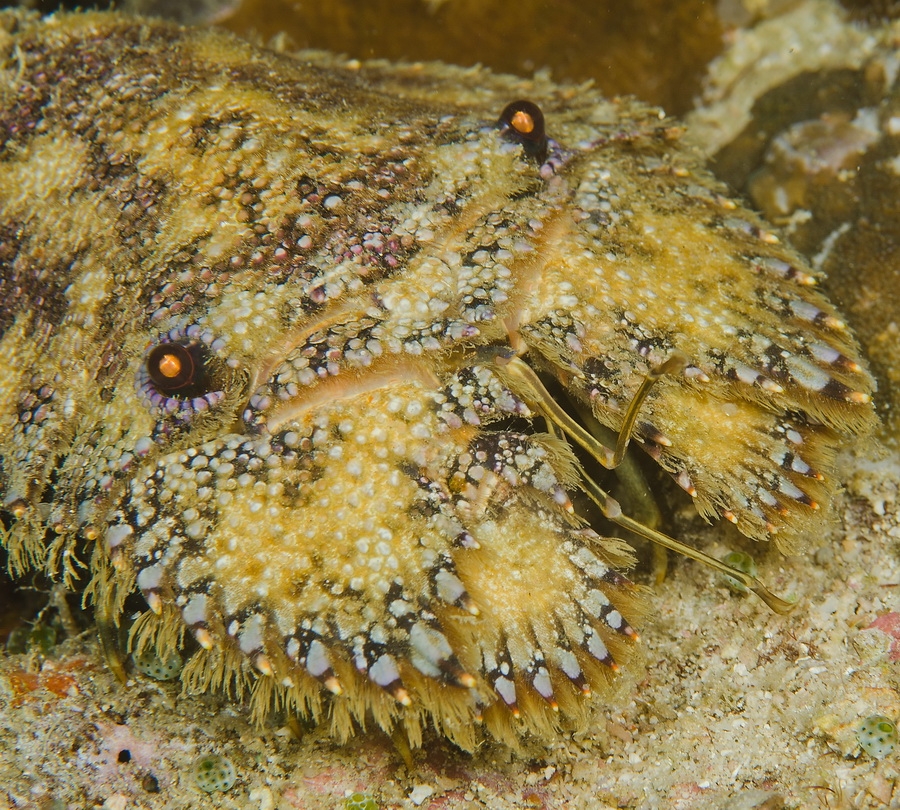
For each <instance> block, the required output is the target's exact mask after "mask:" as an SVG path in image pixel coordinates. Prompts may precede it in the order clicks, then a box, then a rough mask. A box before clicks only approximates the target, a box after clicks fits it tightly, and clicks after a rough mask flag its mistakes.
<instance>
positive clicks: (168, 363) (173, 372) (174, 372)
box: [157, 354, 182, 380]
mask: <svg viewBox="0 0 900 810" xmlns="http://www.w3.org/2000/svg"><path fill="white" fill-rule="evenodd" d="M157 369H159V373H160V374H162V375H163V377H167V378H168V379H170V380H172V379H174V378H175V377H177V376H178V375H179V374H181V369H182V365H181V360H179V359H178V358H177V357H176V356H175V355H174V354H164V355H163V356H162V357H160V358H159V363H158V364H157Z"/></svg>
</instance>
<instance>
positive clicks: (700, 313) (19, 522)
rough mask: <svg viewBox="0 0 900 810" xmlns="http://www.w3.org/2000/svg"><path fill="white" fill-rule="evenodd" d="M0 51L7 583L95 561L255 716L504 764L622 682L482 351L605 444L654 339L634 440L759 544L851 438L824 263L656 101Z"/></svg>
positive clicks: (189, 676) (508, 381)
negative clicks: (513, 366)
mask: <svg viewBox="0 0 900 810" xmlns="http://www.w3.org/2000/svg"><path fill="white" fill-rule="evenodd" d="M0 59H2V72H0V335H2V337H0V459H2V468H0V491H2V497H3V504H4V508H5V509H6V511H7V513H8V524H9V529H8V531H6V533H5V537H4V540H5V543H6V545H7V546H8V549H9V555H10V565H11V568H12V570H13V571H14V572H16V573H19V572H22V571H24V570H26V569H28V568H33V567H40V568H45V569H46V570H48V571H50V572H51V573H68V574H72V573H73V571H74V565H73V562H72V560H71V557H70V555H71V554H72V552H73V549H74V548H75V547H76V545H77V544H79V543H81V542H85V543H87V545H88V547H89V548H90V549H91V554H92V563H91V571H92V577H93V579H92V581H91V584H90V586H89V588H90V591H89V592H90V594H91V595H92V597H93V598H94V599H95V600H96V601H97V603H98V606H99V607H100V608H101V609H102V611H103V614H104V615H108V616H110V617H111V618H113V619H115V620H118V618H119V614H120V612H121V611H122V607H123V603H124V600H125V597H126V596H127V595H128V594H129V593H131V592H133V591H134V590H135V589H137V590H140V592H142V593H143V595H144V597H145V598H146V601H147V603H148V604H149V607H150V610H148V611H147V612H146V613H145V614H144V615H143V616H142V617H141V618H140V619H139V620H138V621H137V623H136V624H135V626H134V628H133V631H132V632H133V636H132V638H133V643H134V644H135V646H136V647H138V648H143V647H146V646H147V645H153V644H156V645H157V646H158V647H159V648H163V647H165V646H166V645H169V644H172V643H179V644H185V645H186V648H187V649H188V651H189V652H190V653H191V655H192V657H191V660H190V662H189V663H188V665H187V667H186V670H185V673H184V676H183V677H184V680H185V681H186V683H187V684H188V685H189V686H190V687H192V688H217V689H222V688H224V689H229V690H231V691H232V692H233V693H237V694H238V695H241V694H243V693H244V692H245V691H247V690H249V691H251V692H252V699H253V701H254V708H255V710H256V711H257V713H258V716H260V717H262V716H264V715H265V714H266V713H267V712H268V711H270V710H271V709H272V708H279V707H286V708H288V709H289V710H291V711H294V712H297V713H300V714H304V715H311V716H312V717H314V718H325V719H327V721H328V722H330V724H331V727H332V729H333V731H334V733H335V734H336V735H338V736H340V737H346V736H347V735H349V734H350V733H352V732H353V730H354V728H356V727H358V724H363V723H365V722H368V721H371V720H372V719H374V721H375V722H376V723H377V724H379V725H381V726H382V727H383V728H385V729H393V728H394V727H395V726H398V725H399V726H401V727H403V728H404V729H405V730H406V732H407V733H408V734H409V736H410V738H411V740H412V741H413V743H414V744H417V743H418V741H419V739H420V737H421V728H422V726H423V725H424V724H433V725H434V726H435V727H436V728H437V729H438V730H439V731H440V732H441V733H443V734H445V735H447V736H448V737H449V738H451V739H453V740H454V741H455V742H457V743H458V744H460V745H462V746H463V747H466V748H472V747H473V746H474V745H475V743H476V741H477V735H476V733H475V731H474V729H473V721H474V720H475V719H476V718H482V719H483V721H484V724H485V726H486V728H487V729H488V730H489V731H490V732H491V733H492V734H494V735H495V736H497V737H499V738H501V739H505V740H507V741H509V742H514V741H515V739H516V736H517V735H518V734H519V733H521V732H522V731H528V732H532V733H535V734H538V735H542V736H550V735H551V734H553V733H554V730H555V729H556V728H557V727H558V725H559V723H560V722H561V720H563V719H565V720H566V721H567V722H570V721H577V720H578V719H579V718H580V717H582V715H583V703H584V696H585V695H587V694H589V693H590V692H591V690H592V689H597V688H601V687H603V686H605V684H606V683H607V681H608V680H609V678H610V677H611V676H612V675H613V674H614V672H615V671H616V670H617V668H618V666H619V662H621V663H624V662H626V661H627V660H628V657H629V654H630V648H631V647H632V646H633V638H634V637H635V634H634V631H633V630H632V629H631V626H632V623H633V622H634V621H635V620H636V619H638V618H639V617H640V613H641V610H642V603H641V600H640V598H639V595H638V594H637V592H636V589H635V588H634V587H633V586H632V585H630V584H629V583H628V581H627V580H626V579H625V578H624V577H623V576H622V574H621V573H620V570H622V569H623V568H625V567H627V566H628V565H629V564H630V559H631V556H630V553H629V551H628V549H627V547H625V546H624V545H623V544H622V543H621V542H619V541H615V540H610V539H604V538H602V537H601V536H599V535H598V534H597V533H596V532H595V531H594V530H593V529H592V528H590V527H588V526H587V525H586V524H585V523H584V521H583V520H582V519H580V518H579V517H578V516H577V515H576V514H574V512H573V510H572V506H571V501H570V498H569V496H570V495H571V494H573V493H574V492H575V491H577V490H578V488H579V486H580V481H581V475H582V474H583V473H582V471H581V467H580V464H579V462H578V461H577V459H576V456H575V454H574V453H573V451H572V450H571V448H570V447H569V445H568V443H567V442H566V441H564V440H563V439H562V438H560V437H558V436H557V435H555V434H554V433H553V431H552V429H550V428H548V427H547V425H546V420H545V418H544V416H543V415H542V412H541V409H540V405H541V403H540V402H538V401H535V397H534V391H533V390H525V389H524V388H522V386H521V380H520V378H519V377H516V376H515V375H512V374H510V373H509V368H508V366H507V361H508V359H509V356H510V352H511V351H514V352H515V353H517V354H518V355H519V356H521V357H522V358H524V360H525V361H526V362H527V363H528V364H529V365H530V366H531V367H533V368H534V369H535V370H537V371H538V372H539V373H540V374H541V375H542V376H543V378H544V379H545V380H550V379H553V380H555V382H556V384H558V385H559V386H560V387H561V390H562V391H563V392H564V393H565V397H566V398H567V401H568V402H569V403H570V404H571V410H572V412H577V410H578V409H579V408H581V409H583V410H587V411H589V412H590V413H592V414H593V416H594V417H596V419H597V420H598V421H599V422H600V423H602V424H603V425H605V426H607V427H610V428H612V429H613V430H617V429H618V428H619V427H620V425H621V423H622V419H623V414H624V412H625V410H626V408H627V406H628V404H629V402H630V401H631V399H632V398H633V397H634V395H635V392H636V391H637V389H638V387H639V386H640V385H641V383H642V381H643V380H644V379H645V377H646V375H647V374H648V373H649V372H650V371H651V369H653V368H655V367H656V366H658V365H659V364H660V363H663V362H664V361H665V360H666V359H667V358H668V357H670V356H671V355H672V354H673V352H678V353H681V354H683V355H684V356H685V357H686V358H687V363H686V365H685V367H684V368H683V370H682V371H680V372H679V373H678V374H677V375H669V376H666V377H664V378H663V379H661V380H660V381H659V382H658V383H657V384H656V385H655V387H654V388H653V389H652V390H651V392H650V395H649V397H648V399H647V400H646V402H645V403H644V405H643V406H642V408H641V410H640V414H639V418H638V421H637V425H636V427H635V431H634V436H633V439H634V444H636V445H639V446H641V447H642V448H643V449H644V450H645V451H647V452H648V453H649V454H650V455H651V456H652V457H653V458H655V459H656V460H657V461H658V462H659V464H660V465H661V466H662V467H663V468H665V469H666V470H668V471H669V472H670V473H672V474H673V476H675V478H676V480H677V481H678V482H679V483H680V484H681V485H682V486H683V487H684V488H685V489H686V490H688V491H689V492H690V493H691V494H692V495H693V496H694V499H695V502H696V504H697V507H698V508H699V509H700V511H701V512H702V513H703V514H705V515H707V516H710V517H712V516H716V515H726V516H727V517H729V518H730V519H732V520H733V521H735V522H736V524H737V526H738V528H740V529H741V530H742V531H743V532H744V533H746V534H747V535H749V536H752V537H755V538H759V539H763V538H767V537H774V539H775V540H776V542H777V543H778V544H779V546H780V547H781V548H783V549H794V548H797V547H798V546H799V544H800V541H801V540H802V538H803V536H804V535H806V534H808V533H810V532H815V531H816V527H817V526H819V525H820V521H821V519H822V513H823V512H826V511H827V509H828V506H829V501H830V499H831V497H832V494H833V493H834V491H835V487H836V483H837V482H836V481H835V480H834V477H833V469H832V460H833V456H834V454H835V451H836V450H837V449H838V448H839V447H840V446H841V445H842V444H843V443H845V442H846V441H847V440H848V439H849V438H851V437H853V436H856V435H860V434H862V433H865V432H866V431H867V430H868V429H869V428H870V426H871V424H872V421H873V416H872V409H871V405H870V403H869V394H870V391H871V387H872V382H871V379H870V377H869V375H868V373H867V372H866V370H865V369H864V368H863V363H862V361H861V360H860V359H859V350H858V347H857V345H856V343H855V341H854V339H853V337H852V336H851V335H850V333H849V331H848V329H847V327H846V326H845V324H844V322H843V321H842V320H841V318H840V316H839V315H838V314H837V313H836V312H835V310H834V308H833V307H832V306H831V305H830V304H829V303H828V301H826V300H825V299H824V298H823V297H822V296H821V295H820V294H819V293H818V292H817V291H816V289H815V284H816V276H815V273H814V272H813V271H812V270H811V269H810V268H809V267H808V265H806V264H805V263H804V261H803V260H802V259H801V258H800V257H799V256H798V255H797V254H796V253H794V252H793V251H792V250H791V249H790V248H788V247H786V246H785V245H784V244H782V243H781V242H779V240H778V239H777V238H776V237H775V236H774V235H773V234H772V233H771V232H770V231H769V230H768V229H767V227H766V225H765V224H764V223H763V222H761V221H760V220H759V219H758V218H757V217H756V216H755V215H754V214H752V213H751V212H749V211H747V210H745V209H743V208H742V207H741V205H740V203H738V202H736V201H734V200H732V199H730V198H729V197H728V195H727V193H726V192H725V190H724V189H723V188H722V187H721V186H719V185H718V184H717V183H716V182H715V181H713V180H712V179H711V177H710V176H709V175H708V174H707V173H706V172H705V170H704V169H703V168H702V167H701V166H700V165H699V164H698V161H697V159H696V158H695V156H694V154H693V153H692V152H690V151H689V150H687V149H685V148H684V147H683V146H682V145H681V143H680V135H681V132H680V129H679V128H678V126H677V125H676V124H674V123H673V122H672V121H670V120H667V119H665V118H664V117H663V116H662V115H661V114H660V113H658V111H657V110H655V109H648V108H646V107H643V106H641V105H639V104H636V103H634V102H630V101H609V100H605V99H603V98H601V97H599V96H598V95H597V94H596V93H595V92H594V91H592V90H590V89H588V88H583V87H557V86H554V85H552V84H550V83H549V82H547V81H544V80H540V79H535V80H533V81H524V80H518V79H513V78H508V77H502V76H493V75H491V74H489V73H486V72H485V71H482V70H477V69H473V70H460V69H454V68H449V67H444V66H424V67H423V66H421V65H407V66H396V67H394V66H388V65H384V64H378V63H375V64H371V65H363V66H361V65H359V64H356V63H345V62H342V61H340V60H337V59H334V58H331V57H326V56H321V55H308V54H306V55H301V56H299V57H290V56H285V55H278V54H276V53H273V52H270V51H266V50H261V49H257V48H253V47H251V46H249V45H247V44H245V43H242V42H240V41H238V40H235V39H233V38H230V37H228V36H225V35H222V34H219V33H212V32H197V31H189V30H183V29H179V28H176V27H173V26H170V25H164V24H161V23H149V22H140V21H133V20H129V19H127V18H125V17H122V16H117V15H113V14H78V15H60V16H56V17H52V18H48V19H47V20H45V21H44V20H40V19H39V18H37V17H35V16H28V15H24V14H21V13H16V12H6V13H4V14H2V15H0ZM519 99H529V100H531V101H532V102H533V103H534V104H536V105H538V107H539V109H540V111H542V113H543V116H544V121H545V126H546V136H547V140H546V143H545V144H544V146H545V148H544V149H541V150H535V149H530V148H527V144H523V142H522V139H521V138H518V139H517V138H516V137H510V132H508V131H504V127H503V126H502V125H501V126H498V116H500V114H501V112H502V111H503V110H504V109H505V108H506V107H507V105H508V104H509V103H510V102H514V101H516V100H519ZM507 129H508V128H507ZM512 134H513V135H515V133H512ZM167 345H168V346H175V347H177V348H176V349H173V350H172V351H168V350H165V349H163V350H160V349H159V348H158V347H160V346H167ZM169 355H171V357H170V356H169ZM173 358H174V359H173ZM185 369H187V371H185ZM170 372H171V373H170ZM177 375H183V376H181V377H178V376H177ZM176 377H177V383H178V385H175V384H169V383H168V382H167V380H168V379H174V378H176ZM567 407H568V406H567ZM548 431H549V432H548ZM596 528H597V529H598V530H600V527H596ZM185 629H187V630H189V631H190V633H191V635H192V636H193V638H194V639H196V641H197V642H199V646H197V645H194V644H193V642H191V644H187V641H186V640H185V637H184V632H185Z"/></svg>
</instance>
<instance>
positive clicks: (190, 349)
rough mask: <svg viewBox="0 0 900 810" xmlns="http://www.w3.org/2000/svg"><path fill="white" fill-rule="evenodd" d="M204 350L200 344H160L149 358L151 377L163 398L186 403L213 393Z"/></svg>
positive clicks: (148, 365)
mask: <svg viewBox="0 0 900 810" xmlns="http://www.w3.org/2000/svg"><path fill="white" fill-rule="evenodd" d="M204 354H205V352H204V347H203V346H202V344H199V343H190V344H188V345H185V344H183V343H175V342H171V343H160V344H158V345H156V346H154V347H153V348H152V349H151V350H150V353H149V354H148V355H147V375H148V376H149V377H150V381H151V382H152V383H153V385H154V387H155V388H156V390H157V391H158V392H159V393H161V394H166V395H168V396H173V397H177V398H179V399H186V398H190V397H197V396H203V395H204V394H206V393H208V392H209V391H210V389H211V386H210V379H209V374H208V373H207V369H206V357H205V356H204Z"/></svg>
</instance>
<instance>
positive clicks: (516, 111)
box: [497, 99, 547, 161]
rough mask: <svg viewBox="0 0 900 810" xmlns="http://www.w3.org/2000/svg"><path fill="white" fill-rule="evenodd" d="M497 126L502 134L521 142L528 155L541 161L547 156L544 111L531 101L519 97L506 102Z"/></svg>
mask: <svg viewBox="0 0 900 810" xmlns="http://www.w3.org/2000/svg"><path fill="white" fill-rule="evenodd" d="M497 126H498V127H499V128H500V131H501V133H502V134H503V135H504V136H506V137H507V138H509V139H510V140H512V141H515V142H517V143H520V144H522V147H523V148H524V150H525V153H526V154H527V155H528V156H529V157H532V158H535V159H537V160H541V161H542V160H543V159H544V158H545V157H546V156H547V131H546V129H545V126H544V113H543V112H541V108H540V107H538V105H537V104H535V103H534V102H533V101H528V100H527V99H519V100H518V101H513V102H511V103H510V104H507V105H506V106H505V107H504V108H503V112H502V113H500V118H499V120H498V121H497Z"/></svg>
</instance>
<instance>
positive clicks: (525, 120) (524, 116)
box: [509, 110, 534, 135]
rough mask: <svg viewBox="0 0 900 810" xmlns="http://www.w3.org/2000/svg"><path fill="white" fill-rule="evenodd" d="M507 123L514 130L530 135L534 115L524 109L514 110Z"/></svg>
mask: <svg viewBox="0 0 900 810" xmlns="http://www.w3.org/2000/svg"><path fill="white" fill-rule="evenodd" d="M509 123H510V125H511V126H512V128H513V129H514V130H515V131H516V132H519V133H521V134H522V135H530V134H531V133H532V132H534V117H533V116H531V115H529V114H528V113H527V112H525V110H516V112H515V113H513V117H512V120H510V122H509Z"/></svg>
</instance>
